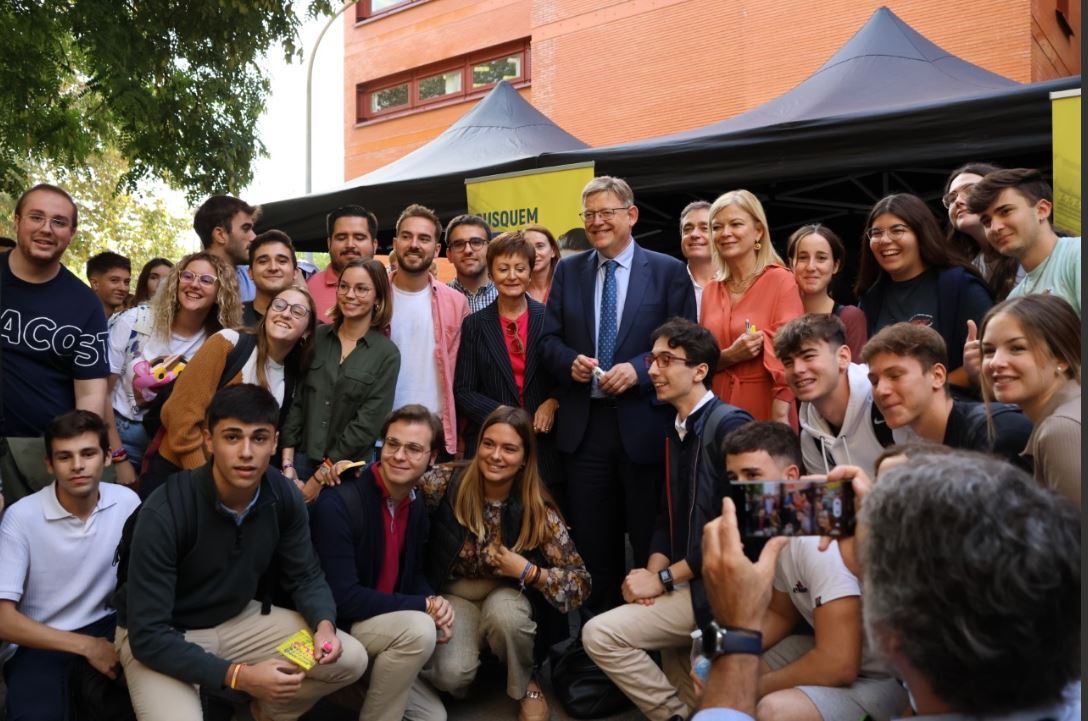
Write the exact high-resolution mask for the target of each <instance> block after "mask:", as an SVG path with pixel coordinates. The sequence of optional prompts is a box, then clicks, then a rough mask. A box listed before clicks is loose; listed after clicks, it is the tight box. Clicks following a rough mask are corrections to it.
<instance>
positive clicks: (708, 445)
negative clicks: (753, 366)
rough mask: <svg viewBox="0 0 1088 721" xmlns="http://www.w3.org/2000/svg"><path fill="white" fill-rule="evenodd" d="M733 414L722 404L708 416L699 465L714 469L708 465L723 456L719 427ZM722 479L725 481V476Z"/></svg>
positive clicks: (726, 404)
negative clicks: (719, 444)
mask: <svg viewBox="0 0 1088 721" xmlns="http://www.w3.org/2000/svg"><path fill="white" fill-rule="evenodd" d="M732 412H733V409H732V408H731V407H730V406H729V404H728V403H722V404H721V405H719V406H718V407H717V408H715V409H714V410H713V411H711V412H710V415H709V416H707V419H706V424H705V425H704V426H703V435H702V438H701V439H700V440H701V441H702V442H701V443H700V444H699V463H701V464H703V467H704V468H707V467H712V466H708V465H706V464H711V463H713V462H714V459H715V458H718V457H720V456H721V453H722V449H721V448H720V447H719V446H718V438H717V436H718V426H720V425H721V424H722V421H723V420H725V419H726V417H728V416H729V414H731V413H732ZM722 478H723V480H724V476H723V477H722ZM719 490H720V489H719ZM719 495H724V493H719ZM719 505H721V504H719Z"/></svg>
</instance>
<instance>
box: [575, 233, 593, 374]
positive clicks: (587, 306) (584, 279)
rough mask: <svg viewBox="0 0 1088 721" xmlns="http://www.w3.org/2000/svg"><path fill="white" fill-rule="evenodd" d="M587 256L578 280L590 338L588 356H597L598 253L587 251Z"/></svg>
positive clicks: (587, 334)
mask: <svg viewBox="0 0 1088 721" xmlns="http://www.w3.org/2000/svg"><path fill="white" fill-rule="evenodd" d="M585 256H586V257H585V265H584V266H582V272H581V273H579V278H578V280H580V281H581V283H582V308H583V310H584V311H585V312H584V315H585V321H586V337H588V338H589V352H588V353H586V355H588V356H595V355H597V331H596V329H595V325H596V323H597V308H596V306H595V305H594V298H593V286H594V285H595V284H596V282H597V251H595V250H587V251H586V252H585Z"/></svg>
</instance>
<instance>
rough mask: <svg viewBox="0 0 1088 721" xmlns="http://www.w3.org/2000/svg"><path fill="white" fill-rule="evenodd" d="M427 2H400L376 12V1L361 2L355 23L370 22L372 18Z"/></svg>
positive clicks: (357, 9) (407, 0) (411, 0)
mask: <svg viewBox="0 0 1088 721" xmlns="http://www.w3.org/2000/svg"><path fill="white" fill-rule="evenodd" d="M426 1H427V0H398V2H395V3H393V4H392V5H390V6H389V7H387V8H382V9H381V10H375V9H374V5H373V2H374V0H359V2H358V3H356V5H355V22H357V23H361V22H364V21H366V20H370V19H371V18H380V17H383V16H385V15H387V14H389V13H395V12H400V11H401V10H404V9H405V8H409V7H412V6H413V5H418V4H420V3H421V2H426Z"/></svg>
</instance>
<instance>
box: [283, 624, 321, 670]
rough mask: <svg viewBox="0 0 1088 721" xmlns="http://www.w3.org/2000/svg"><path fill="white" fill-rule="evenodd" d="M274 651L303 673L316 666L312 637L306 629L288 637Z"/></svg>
mask: <svg viewBox="0 0 1088 721" xmlns="http://www.w3.org/2000/svg"><path fill="white" fill-rule="evenodd" d="M276 650H277V651H279V652H280V653H281V654H282V655H283V657H284V658H286V659H287V660H288V661H290V662H291V663H293V664H295V665H296V666H298V667H299V668H301V669H302V670H303V671H309V670H310V669H311V668H313V667H314V666H315V665H316V664H317V661H316V660H315V659H314V637H313V636H311V635H310V632H309V631H307V630H306V629H302V630H301V631H299V632H298V633H295V634H292V635H291V636H289V637H288V638H287V640H286V641H284V642H283V643H281V644H280V645H279V646H276Z"/></svg>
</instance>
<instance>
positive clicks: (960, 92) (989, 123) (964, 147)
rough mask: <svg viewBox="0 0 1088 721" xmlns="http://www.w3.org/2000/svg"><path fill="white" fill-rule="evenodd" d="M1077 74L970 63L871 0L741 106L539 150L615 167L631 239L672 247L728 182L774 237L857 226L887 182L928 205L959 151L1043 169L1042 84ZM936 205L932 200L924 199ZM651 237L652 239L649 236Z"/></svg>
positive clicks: (559, 158) (1051, 86)
mask: <svg viewBox="0 0 1088 721" xmlns="http://www.w3.org/2000/svg"><path fill="white" fill-rule="evenodd" d="M1079 85H1080V77H1079V76H1076V77H1071V78H1063V79H1061V80H1055V81H1049V82H1042V83H1034V84H1030V85H1024V84H1020V83H1016V82H1014V81H1011V80H1008V79H1006V78H1003V77H1001V76H1000V75H996V74H994V73H991V72H989V71H987V70H984V69H982V68H980V67H978V66H976V65H972V64H971V63H968V62H966V61H964V60H962V59H960V58H958V57H956V56H954V55H951V54H950V53H948V52H947V51H945V50H943V49H941V48H940V47H938V46H937V45H935V44H934V43H932V42H930V41H929V40H927V39H926V38H925V37H924V36H922V35H921V34H919V33H918V32H917V31H915V30H914V29H913V28H911V27H910V26H909V25H907V24H906V23H905V22H903V21H902V20H901V19H900V18H899V17H897V16H896V15H895V14H894V13H893V12H892V11H890V10H888V9H887V8H884V7H882V8H879V9H878V10H876V12H874V14H873V15H872V17H871V18H870V19H869V20H868V21H867V22H866V24H865V25H864V26H862V28H861V29H860V30H858V32H857V33H855V35H854V36H853V37H852V38H851V39H850V40H849V41H848V42H847V43H846V44H845V45H843V47H842V48H840V49H839V51H838V52H836V53H835V55H834V56H832V57H831V59H829V60H828V61H827V62H826V63H824V65H823V66H821V67H820V68H819V69H818V70H817V71H816V72H815V73H814V74H813V75H812V76H810V77H809V78H808V79H806V80H805V81H803V82H802V83H801V84H800V85H798V86H797V87H795V88H794V89H793V90H790V91H789V92H787V93H785V94H783V95H782V96H780V97H778V98H776V99H774V100H771V101H769V102H768V103H766V104H764V105H762V106H760V107H758V108H754V109H753V110H750V111H748V112H745V113H742V114H741V115H738V116H735V117H733V118H729V119H727V120H723V121H720V122H717V123H713V124H711V125H707V126H704V127H701V128H696V129H693V130H688V131H685V132H681V133H674V134H671V135H666V136H663V137H658V138H651V139H647V140H640V141H635V142H631V143H624V144H620V145H614V146H609V147H601V148H590V149H588V150H579V151H568V152H563V153H558V154H549V155H545V156H544V157H542V158H541V159H540V160H541V164H542V165H549V164H553V163H554V164H558V163H572V162H579V161H585V160H591V159H592V160H594V161H596V169H597V172H598V173H607V174H610V175H617V176H619V177H623V178H625V179H626V180H627V181H628V182H630V183H631V185H632V187H633V188H634V189H635V194H636V198H637V200H638V203H639V205H640V207H641V208H642V209H643V214H642V216H641V219H640V221H639V224H640V226H641V228H640V230H641V231H642V233H643V235H642V236H640V242H642V243H644V244H647V245H649V246H651V247H655V246H656V247H658V248H659V249H662V250H668V251H671V252H676V249H677V245H678V243H677V229H676V225H677V216H678V214H679V211H680V209H681V208H682V207H683V205H684V204H686V203H687V202H689V201H690V200H692V199H695V198H703V199H707V200H713V199H714V197H716V196H717V195H718V194H720V193H722V192H724V191H726V190H729V189H731V188H737V187H745V188H748V189H750V190H752V191H753V192H756V193H757V194H758V195H760V196H761V199H762V200H763V201H764V204H765V208H766V210H767V214H768V218H769V221H770V223H771V225H772V237H774V238H775V242H776V245H779V246H781V245H783V244H784V243H783V241H784V239H785V235H786V234H787V233H788V231H789V230H792V229H793V228H795V227H797V226H798V225H800V224H803V223H806V222H813V221H825V220H829V219H838V220H837V221H836V222H838V223H841V224H842V225H843V226H844V227H843V228H842V230H841V231H840V232H843V233H844V235H846V236H847V237H848V238H854V237H857V236H856V233H859V232H860V224H861V223H862V222H863V220H864V214H865V212H866V211H867V210H868V208H869V207H871V205H872V204H873V202H875V201H876V200H877V199H879V198H880V197H882V196H883V195H886V194H887V193H889V192H914V193H917V194H919V195H922V196H923V197H926V198H927V199H928V200H930V201H933V202H935V201H936V196H937V195H938V194H939V192H940V190H941V186H942V184H943V182H944V179H945V176H946V175H947V173H948V172H950V171H951V170H952V169H953V168H954V167H955V166H957V165H959V164H961V163H963V162H966V161H970V160H987V161H993V162H998V163H1001V164H1003V165H1010V166H1011V165H1014V164H1015V165H1030V166H1032V167H1049V166H1050V163H1051V159H1050V150H1051V109H1050V99H1049V93H1050V92H1051V91H1053V90H1061V89H1066V88H1073V87H1079ZM935 209H936V210H939V211H943V209H941V208H940V207H939V203H936V202H935ZM655 236H657V237H655Z"/></svg>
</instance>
